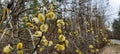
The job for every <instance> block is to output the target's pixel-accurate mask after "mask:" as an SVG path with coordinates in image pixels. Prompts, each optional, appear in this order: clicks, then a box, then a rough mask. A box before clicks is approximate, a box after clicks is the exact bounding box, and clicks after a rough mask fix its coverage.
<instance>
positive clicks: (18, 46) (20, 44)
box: [17, 42, 23, 50]
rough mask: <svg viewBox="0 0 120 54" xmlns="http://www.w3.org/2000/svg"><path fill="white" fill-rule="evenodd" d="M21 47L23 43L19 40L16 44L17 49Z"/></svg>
mask: <svg viewBox="0 0 120 54" xmlns="http://www.w3.org/2000/svg"><path fill="white" fill-rule="evenodd" d="M22 48H23V43H21V42H19V43H18V44H17V49H18V50H20V49H22Z"/></svg>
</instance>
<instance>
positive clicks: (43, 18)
mask: <svg viewBox="0 0 120 54" xmlns="http://www.w3.org/2000/svg"><path fill="white" fill-rule="evenodd" d="M37 17H38V20H39V21H40V22H41V23H44V22H45V16H44V15H43V14H42V13H39V14H38V16H37Z"/></svg>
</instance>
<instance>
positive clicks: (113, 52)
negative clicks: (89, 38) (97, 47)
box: [100, 40, 120, 54]
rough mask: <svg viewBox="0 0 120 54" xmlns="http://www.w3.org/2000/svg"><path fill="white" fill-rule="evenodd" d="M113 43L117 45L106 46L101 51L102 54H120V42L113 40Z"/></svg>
mask: <svg viewBox="0 0 120 54" xmlns="http://www.w3.org/2000/svg"><path fill="white" fill-rule="evenodd" d="M112 41H113V43H115V44H114V45H109V46H108V45H107V46H105V47H104V48H103V49H101V52H100V54H120V40H112ZM114 41H115V42H114ZM116 41H117V42H116Z"/></svg>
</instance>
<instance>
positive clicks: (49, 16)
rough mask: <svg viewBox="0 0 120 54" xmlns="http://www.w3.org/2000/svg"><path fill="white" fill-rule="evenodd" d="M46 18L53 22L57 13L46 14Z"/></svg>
mask: <svg viewBox="0 0 120 54" xmlns="http://www.w3.org/2000/svg"><path fill="white" fill-rule="evenodd" d="M46 17H47V18H48V19H50V20H53V19H55V13H54V12H48V13H47V14H46Z"/></svg>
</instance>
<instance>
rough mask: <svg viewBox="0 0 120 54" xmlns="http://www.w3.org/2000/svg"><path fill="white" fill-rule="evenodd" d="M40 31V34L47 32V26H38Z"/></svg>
mask: <svg viewBox="0 0 120 54" xmlns="http://www.w3.org/2000/svg"><path fill="white" fill-rule="evenodd" d="M40 30H41V31H42V32H47V30H48V25H47V24H42V25H41V26H40Z"/></svg>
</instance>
